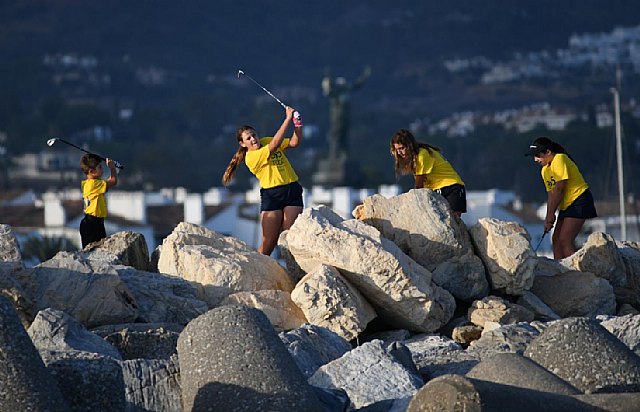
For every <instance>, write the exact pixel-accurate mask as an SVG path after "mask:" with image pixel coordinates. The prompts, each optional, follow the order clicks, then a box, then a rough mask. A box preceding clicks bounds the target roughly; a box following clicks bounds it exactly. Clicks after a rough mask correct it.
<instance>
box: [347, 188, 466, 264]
mask: <svg viewBox="0 0 640 412" xmlns="http://www.w3.org/2000/svg"><path fill="white" fill-rule="evenodd" d="M353 216H354V217H355V218H356V219H358V220H361V221H363V222H365V223H367V224H369V225H371V226H373V227H375V228H376V229H378V231H379V232H380V233H381V234H382V236H384V237H386V238H387V239H389V240H391V241H393V242H394V243H395V244H396V245H398V246H399V247H400V249H402V251H403V252H404V253H406V254H407V255H408V256H410V257H411V258H412V259H413V260H415V261H416V262H417V263H418V264H420V265H422V266H424V267H425V268H427V270H429V271H433V270H434V269H435V268H436V267H437V266H438V265H439V264H441V263H443V262H445V261H447V260H449V259H451V258H453V257H459V256H463V255H465V254H467V253H468V252H469V251H471V250H472V246H471V243H470V241H469V238H468V234H467V230H466V227H465V226H464V223H458V222H457V221H456V219H455V217H454V215H453V213H452V212H451V208H450V207H449V204H448V203H447V201H446V200H445V199H444V198H443V197H442V196H440V195H438V194H437V193H435V192H434V191H432V190H429V189H413V190H409V192H407V193H403V194H400V195H398V196H393V197H390V198H386V197H384V196H381V195H373V196H369V197H367V198H366V199H364V201H363V202H362V204H361V205H359V206H358V207H356V208H355V209H354V211H353Z"/></svg>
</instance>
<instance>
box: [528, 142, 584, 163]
mask: <svg viewBox="0 0 640 412" xmlns="http://www.w3.org/2000/svg"><path fill="white" fill-rule="evenodd" d="M533 144H534V145H535V144H537V145H542V146H543V147H546V148H547V149H548V150H549V151H551V152H552V153H561V154H564V155H567V157H568V158H569V159H571V160H572V161H574V160H573V157H571V155H570V154H569V153H568V152H567V150H566V149H565V148H564V147H562V145H560V144H559V143H557V142H554V141H553V140H551V139H549V138H548V137H544V136H543V137H538V138H537V139H536V140H534V141H533Z"/></svg>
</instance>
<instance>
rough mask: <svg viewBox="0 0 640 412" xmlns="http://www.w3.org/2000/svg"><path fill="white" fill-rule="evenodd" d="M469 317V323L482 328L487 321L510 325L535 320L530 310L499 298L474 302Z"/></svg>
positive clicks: (491, 297) (488, 297)
mask: <svg viewBox="0 0 640 412" xmlns="http://www.w3.org/2000/svg"><path fill="white" fill-rule="evenodd" d="M468 316H469V321H471V322H472V323H473V324H475V325H478V326H482V327H484V324H485V322H487V321H490V322H496V323H499V324H501V325H509V324H512V323H517V322H531V321H532V320H533V312H531V311H530V310H529V309H526V308H525V307H523V306H520V305H518V304H516V303H511V302H509V301H507V300H505V299H503V298H500V297H497V296H487V297H486V298H483V299H482V300H476V301H475V302H473V303H472V304H471V307H470V308H469V311H468Z"/></svg>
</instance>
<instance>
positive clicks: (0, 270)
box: [0, 262, 35, 328]
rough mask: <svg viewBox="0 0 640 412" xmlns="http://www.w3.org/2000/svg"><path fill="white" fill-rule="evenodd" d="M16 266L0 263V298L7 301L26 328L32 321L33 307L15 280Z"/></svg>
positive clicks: (9, 263)
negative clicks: (2, 297)
mask: <svg viewBox="0 0 640 412" xmlns="http://www.w3.org/2000/svg"><path fill="white" fill-rule="evenodd" d="M15 268H16V266H15V265H14V263H12V262H0V296H4V297H5V298H7V299H9V300H10V301H11V303H13V306H14V307H15V309H16V312H18V316H19V317H20V322H22V325H23V326H24V327H25V328H28V327H29V325H30V324H31V322H32V321H33V317H34V316H35V313H34V308H33V307H34V305H33V302H32V301H31V299H30V298H29V296H27V293H26V292H25V291H24V290H23V289H22V286H21V285H20V283H19V282H18V281H17V280H16V279H15V277H14V275H13V273H15Z"/></svg>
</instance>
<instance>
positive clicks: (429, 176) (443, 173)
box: [415, 147, 464, 190]
mask: <svg viewBox="0 0 640 412" xmlns="http://www.w3.org/2000/svg"><path fill="white" fill-rule="evenodd" d="M415 175H426V176H425V177H426V179H424V187H426V188H427V189H432V190H436V189H441V188H443V187H446V186H451V185H455V184H456V183H457V184H461V185H464V182H463V181H462V179H460V176H458V173H456V171H455V170H454V169H453V167H451V164H450V163H449V162H448V161H447V160H446V159H445V158H444V157H443V156H442V154H440V152H438V151H437V150H433V151H432V152H431V153H429V150H427V149H425V148H424V147H421V148H420V149H418V156H417V158H416V171H415Z"/></svg>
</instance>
